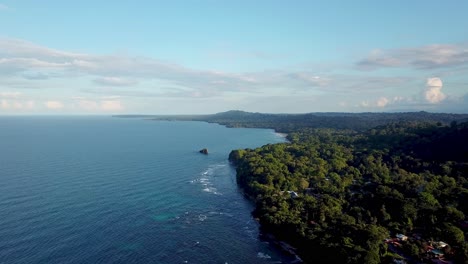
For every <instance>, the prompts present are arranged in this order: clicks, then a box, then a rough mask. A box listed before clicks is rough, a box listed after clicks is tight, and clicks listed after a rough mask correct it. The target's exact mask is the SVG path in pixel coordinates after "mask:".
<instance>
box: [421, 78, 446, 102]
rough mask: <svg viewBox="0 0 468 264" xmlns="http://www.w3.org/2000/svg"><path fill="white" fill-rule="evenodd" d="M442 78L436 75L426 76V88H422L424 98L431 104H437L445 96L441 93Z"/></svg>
mask: <svg viewBox="0 0 468 264" xmlns="http://www.w3.org/2000/svg"><path fill="white" fill-rule="evenodd" d="M442 86H443V84H442V80H441V79H440V78H437V77H433V78H428V79H427V81H426V90H424V99H426V101H428V102H429V103H431V104H437V103H440V102H441V101H443V100H444V99H445V98H446V97H447V96H446V95H445V94H444V93H442Z"/></svg>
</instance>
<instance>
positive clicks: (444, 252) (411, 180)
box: [135, 111, 468, 263]
mask: <svg viewBox="0 0 468 264" xmlns="http://www.w3.org/2000/svg"><path fill="white" fill-rule="evenodd" d="M135 117H143V116H135ZM144 118H150V119H155V120H178V121H205V122H210V123H219V124H221V125H226V126H228V127H249V128H270V129H274V130H275V131H276V132H277V133H284V134H287V137H286V138H287V140H288V141H289V142H287V143H277V144H268V145H265V146H262V147H259V148H255V149H242V150H233V151H232V152H231V153H230V154H229V160H230V161H231V162H232V164H233V165H234V166H235V167H236V171H237V176H236V180H237V184H238V186H239V187H240V188H241V190H242V192H243V193H244V195H245V196H246V197H247V198H248V199H250V200H251V201H253V202H254V204H255V210H254V211H253V213H252V214H253V216H254V217H255V218H256V219H257V220H258V221H259V223H260V228H261V231H262V233H263V234H266V236H269V238H273V240H272V242H273V243H275V244H277V245H279V247H282V246H281V245H282V243H284V244H285V245H288V247H286V248H284V247H283V249H285V250H286V251H288V249H289V251H290V253H291V254H296V253H297V255H298V256H299V257H300V258H301V259H302V260H303V261H304V262H305V263H395V262H398V261H403V262H400V263H426V262H427V263H432V262H434V261H441V263H467V261H468V246H467V242H466V233H467V231H468V221H467V220H468V218H467V216H468V203H467V202H466V201H468V179H467V175H468V115H467V114H437V113H427V112H414V113H357V114H350V113H311V114H298V115H287V114H278V115H273V114H259V113H247V112H242V111H229V112H225V113H219V114H214V115H205V116H159V117H156V116H151V117H148V116H144ZM268 234H269V235H268ZM274 241H276V242H274ZM293 249H295V250H293Z"/></svg>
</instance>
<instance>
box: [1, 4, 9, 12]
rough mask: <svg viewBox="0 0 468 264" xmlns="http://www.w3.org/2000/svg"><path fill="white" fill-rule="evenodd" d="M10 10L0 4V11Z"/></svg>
mask: <svg viewBox="0 0 468 264" xmlns="http://www.w3.org/2000/svg"><path fill="white" fill-rule="evenodd" d="M8 9H10V8H9V7H8V6H7V5H4V4H0V11H2V10H8Z"/></svg>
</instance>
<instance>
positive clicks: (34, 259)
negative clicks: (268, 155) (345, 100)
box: [0, 117, 287, 264]
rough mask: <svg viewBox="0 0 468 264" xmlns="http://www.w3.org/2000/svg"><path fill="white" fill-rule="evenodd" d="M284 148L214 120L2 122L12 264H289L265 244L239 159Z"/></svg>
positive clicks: (5, 249)
mask: <svg viewBox="0 0 468 264" xmlns="http://www.w3.org/2000/svg"><path fill="white" fill-rule="evenodd" d="M283 140H284V139H283V138H281V137H279V136H277V135H276V134H275V133H273V131H271V130H264V129H230V128H226V127H223V126H220V125H217V124H207V123H202V122H165V121H161V122H160V121H148V120H140V119H124V118H111V117H0V263H28V264H31V263H277V262H283V263H284V262H287V259H286V258H285V257H283V256H281V254H279V253H278V252H277V251H276V250H275V249H274V248H272V247H270V246H269V244H268V243H265V242H262V241H260V240H259V239H258V226H257V223H256V222H255V221H254V220H253V219H252V218H251V216H250V212H251V210H252V205H251V204H250V203H249V202H248V201H246V200H245V199H244V198H243V197H242V195H241V194H240V193H239V191H238V189H237V186H236V183H235V171H234V169H233V168H232V167H231V166H230V165H229V163H228V161H227V157H228V154H229V152H230V151H231V150H232V149H238V148H247V147H250V148H253V147H257V146H261V145H264V144H267V143H274V142H282V141H283ZM201 148H208V150H209V151H210V154H209V155H203V154H200V153H198V150H199V149H201Z"/></svg>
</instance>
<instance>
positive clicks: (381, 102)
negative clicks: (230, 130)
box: [377, 97, 389, 107]
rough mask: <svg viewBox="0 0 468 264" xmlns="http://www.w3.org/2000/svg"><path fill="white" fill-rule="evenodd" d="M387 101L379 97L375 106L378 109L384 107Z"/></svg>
mask: <svg viewBox="0 0 468 264" xmlns="http://www.w3.org/2000/svg"><path fill="white" fill-rule="evenodd" d="M388 102H389V100H388V99H387V98H386V97H380V98H379V99H378V100H377V106H378V107H385V106H386V105H387V104H388Z"/></svg>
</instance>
